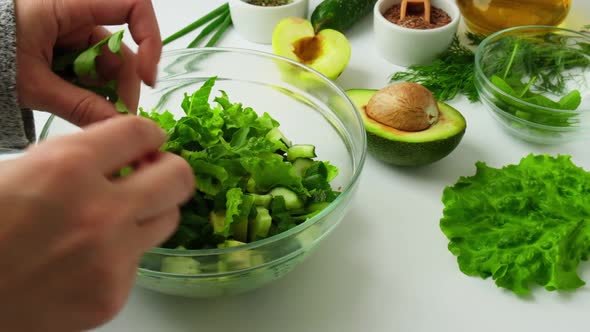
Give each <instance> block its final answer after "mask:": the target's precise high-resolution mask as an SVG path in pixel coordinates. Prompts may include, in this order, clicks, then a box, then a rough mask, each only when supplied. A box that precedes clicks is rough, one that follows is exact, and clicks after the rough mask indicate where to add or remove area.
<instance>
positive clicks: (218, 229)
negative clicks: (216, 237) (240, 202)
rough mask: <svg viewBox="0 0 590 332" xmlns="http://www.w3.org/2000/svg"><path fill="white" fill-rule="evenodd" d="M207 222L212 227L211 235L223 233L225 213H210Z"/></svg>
mask: <svg viewBox="0 0 590 332" xmlns="http://www.w3.org/2000/svg"><path fill="white" fill-rule="evenodd" d="M209 222H210V223H211V226H213V233H215V234H221V233H223V229H224V228H225V211H217V212H215V211H211V213H209Z"/></svg>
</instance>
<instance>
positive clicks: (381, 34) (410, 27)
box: [373, 0, 461, 67]
mask: <svg viewBox="0 0 590 332" xmlns="http://www.w3.org/2000/svg"><path fill="white" fill-rule="evenodd" d="M411 5H412V7H408V11H407V13H406V14H407V15H406V17H405V18H403V19H402V18H401V15H400V14H401V13H400V12H401V0H379V1H377V3H376V4H375V8H374V17H373V20H374V21H373V29H374V33H375V42H376V47H377V50H378V51H379V53H380V54H381V56H382V57H383V58H385V59H386V60H387V61H389V62H391V63H393V64H395V65H398V66H404V67H408V66H411V65H420V64H427V63H429V62H431V61H433V60H434V59H435V58H436V56H437V55H439V54H440V53H442V52H444V51H445V50H446V49H447V48H448V47H449V46H450V45H451V42H452V41H453V37H454V36H455V34H456V33H457V31H458V28H459V22H460V20H461V13H460V12H459V8H458V7H457V5H455V1H454V0H431V14H430V22H427V21H426V20H425V18H424V16H425V15H424V7H423V5H422V7H420V5H419V4H411Z"/></svg>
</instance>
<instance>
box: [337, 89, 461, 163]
mask: <svg viewBox="0 0 590 332" xmlns="http://www.w3.org/2000/svg"><path fill="white" fill-rule="evenodd" d="M346 92H347V94H348V96H349V98H350V99H351V100H352V102H353V103H354V104H355V106H356V108H357V109H358V110H359V112H360V113H361V115H362V118H363V122H364V125H365V129H366V132H367V147H368V151H369V152H370V153H371V154H372V155H373V156H375V157H376V158H377V159H379V160H382V161H384V162H386V163H389V164H393V165H396V166H422V165H427V164H431V163H434V162H436V161H438V160H441V159H443V158H444V157H446V156H447V155H449V154H450V153H451V152H452V151H453V150H454V149H455V148H456V147H457V146H458V145H459V143H460V142H461V139H462V138H463V135H464V134H465V130H466V128H467V124H466V121H465V118H464V117H463V115H461V113H459V111H457V110H456V109H454V108H453V107H451V106H449V105H447V104H445V103H442V102H437V101H436V100H435V99H434V97H433V96H432V94H431V93H430V91H429V90H427V89H426V88H424V87H423V86H422V85H419V84H415V83H405V82H404V83H395V84H392V85H390V86H388V87H386V88H384V89H382V90H368V89H353V90H348V91H346Z"/></svg>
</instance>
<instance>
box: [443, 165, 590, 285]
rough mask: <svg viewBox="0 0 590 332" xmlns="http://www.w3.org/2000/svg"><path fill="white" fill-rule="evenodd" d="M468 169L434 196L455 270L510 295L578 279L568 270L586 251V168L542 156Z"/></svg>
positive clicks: (589, 176)
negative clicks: (440, 202) (441, 212)
mask: <svg viewBox="0 0 590 332" xmlns="http://www.w3.org/2000/svg"><path fill="white" fill-rule="evenodd" d="M476 168H477V172H476V174H475V175H473V176H470V177H462V178H460V179H459V181H458V182H457V183H456V184H455V185H454V186H450V187H447V188H445V190H444V193H443V198H442V200H443V203H444V205H445V208H444V216H443V218H442V219H441V221H440V227H441V230H442V231H443V233H444V234H445V235H446V236H447V238H448V239H449V240H450V243H449V246H448V248H449V250H450V251H451V252H452V253H453V254H454V255H455V256H457V261H458V264H459V268H460V270H461V271H462V272H463V273H465V274H466V275H469V276H480V277H482V278H489V277H492V279H493V280H495V283H496V285H497V286H499V287H503V288H506V289H509V290H511V291H512V292H514V293H516V294H527V293H529V292H530V287H531V286H532V285H540V286H542V287H544V288H545V289H547V290H549V291H554V290H572V289H576V288H579V287H581V286H583V285H585V282H584V281H583V280H582V279H581V278H580V276H579V275H578V273H577V271H576V270H577V268H578V265H579V264H580V262H581V261H586V260H587V259H588V255H589V254H590V173H588V172H586V171H585V170H583V169H582V168H580V167H578V166H576V165H575V164H574V163H573V162H572V161H571V160H570V157H569V156H558V157H551V156H547V155H537V156H536V155H529V156H527V157H525V158H523V159H522V160H521V161H520V163H519V164H518V165H509V166H506V167H503V168H501V169H495V168H492V167H489V166H487V165H486V164H485V163H483V162H478V163H477V164H476Z"/></svg>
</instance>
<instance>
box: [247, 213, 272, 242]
mask: <svg viewBox="0 0 590 332" xmlns="http://www.w3.org/2000/svg"><path fill="white" fill-rule="evenodd" d="M270 225H272V217H271V216H270V213H269V212H268V210H267V209H265V208H263V207H259V206H257V207H256V218H254V219H252V220H250V224H249V225H248V241H250V242H252V241H256V240H259V239H264V238H265V237H267V236H268V231H269V229H270Z"/></svg>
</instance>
